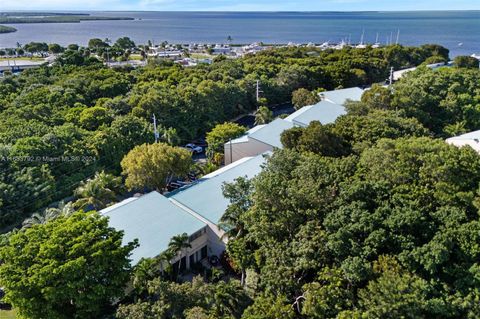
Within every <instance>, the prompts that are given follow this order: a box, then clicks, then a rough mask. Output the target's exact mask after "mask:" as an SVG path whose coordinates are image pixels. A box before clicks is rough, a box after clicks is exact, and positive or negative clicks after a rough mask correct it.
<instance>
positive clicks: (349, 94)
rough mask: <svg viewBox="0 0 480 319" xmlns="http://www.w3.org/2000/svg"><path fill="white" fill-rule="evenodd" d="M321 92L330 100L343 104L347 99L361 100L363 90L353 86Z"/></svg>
mask: <svg viewBox="0 0 480 319" xmlns="http://www.w3.org/2000/svg"><path fill="white" fill-rule="evenodd" d="M320 94H321V95H322V96H323V97H324V99H325V100H327V101H329V102H332V103H335V104H340V105H343V104H345V102H346V101H347V100H352V101H360V99H361V98H362V94H363V90H362V89H361V88H358V87H353V88H349V89H341V90H334V91H327V92H322V93H320Z"/></svg>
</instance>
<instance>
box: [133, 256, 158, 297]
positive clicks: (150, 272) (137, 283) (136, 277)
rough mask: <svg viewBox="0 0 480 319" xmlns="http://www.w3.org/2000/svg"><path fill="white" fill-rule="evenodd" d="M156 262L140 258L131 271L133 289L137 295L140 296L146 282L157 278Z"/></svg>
mask: <svg viewBox="0 0 480 319" xmlns="http://www.w3.org/2000/svg"><path fill="white" fill-rule="evenodd" d="M157 271H158V269H157V261H156V260H155V259H152V258H142V259H141V260H140V261H139V262H138V264H137V265H136V266H135V268H134V269H133V280H132V281H133V282H132V284H133V287H134V288H135V289H136V290H137V294H139V295H140V294H142V293H143V292H144V291H145V289H146V287H147V282H148V281H150V280H152V279H154V278H155V277H156V276H157Z"/></svg>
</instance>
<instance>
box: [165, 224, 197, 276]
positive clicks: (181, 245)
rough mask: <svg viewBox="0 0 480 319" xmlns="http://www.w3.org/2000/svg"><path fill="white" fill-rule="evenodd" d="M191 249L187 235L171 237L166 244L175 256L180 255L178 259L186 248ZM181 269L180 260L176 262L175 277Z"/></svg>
mask: <svg viewBox="0 0 480 319" xmlns="http://www.w3.org/2000/svg"><path fill="white" fill-rule="evenodd" d="M191 247H192V245H190V243H189V238H188V234H187V233H183V234H181V235H176V236H173V237H172V239H170V242H169V243H168V249H169V250H170V251H171V252H173V253H175V254H177V255H178V254H179V253H180V257H181V256H182V255H183V252H184V250H185V249H186V248H191ZM181 268H182V258H180V260H179V262H178V273H177V277H178V276H179V275H180V269H181Z"/></svg>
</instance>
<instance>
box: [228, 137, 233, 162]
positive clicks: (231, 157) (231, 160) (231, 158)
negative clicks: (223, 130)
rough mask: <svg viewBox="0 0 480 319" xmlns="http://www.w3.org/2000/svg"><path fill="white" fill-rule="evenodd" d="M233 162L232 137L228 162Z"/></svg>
mask: <svg viewBox="0 0 480 319" xmlns="http://www.w3.org/2000/svg"><path fill="white" fill-rule="evenodd" d="M231 163H233V155H232V139H230V163H229V164H231Z"/></svg>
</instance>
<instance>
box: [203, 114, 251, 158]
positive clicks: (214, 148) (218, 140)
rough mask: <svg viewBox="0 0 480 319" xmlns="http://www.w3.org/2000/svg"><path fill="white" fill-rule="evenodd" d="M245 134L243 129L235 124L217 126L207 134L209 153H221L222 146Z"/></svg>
mask: <svg viewBox="0 0 480 319" xmlns="http://www.w3.org/2000/svg"><path fill="white" fill-rule="evenodd" d="M245 132H246V129H245V127H243V126H241V125H238V124H236V123H227V122H226V123H223V124H217V125H216V126H215V127H214V128H213V129H212V130H211V131H210V132H208V133H207V143H208V149H209V153H211V154H213V153H223V145H224V144H225V143H226V142H228V141H229V140H231V139H234V138H237V137H239V136H242V135H243V134H244V133H245Z"/></svg>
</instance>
